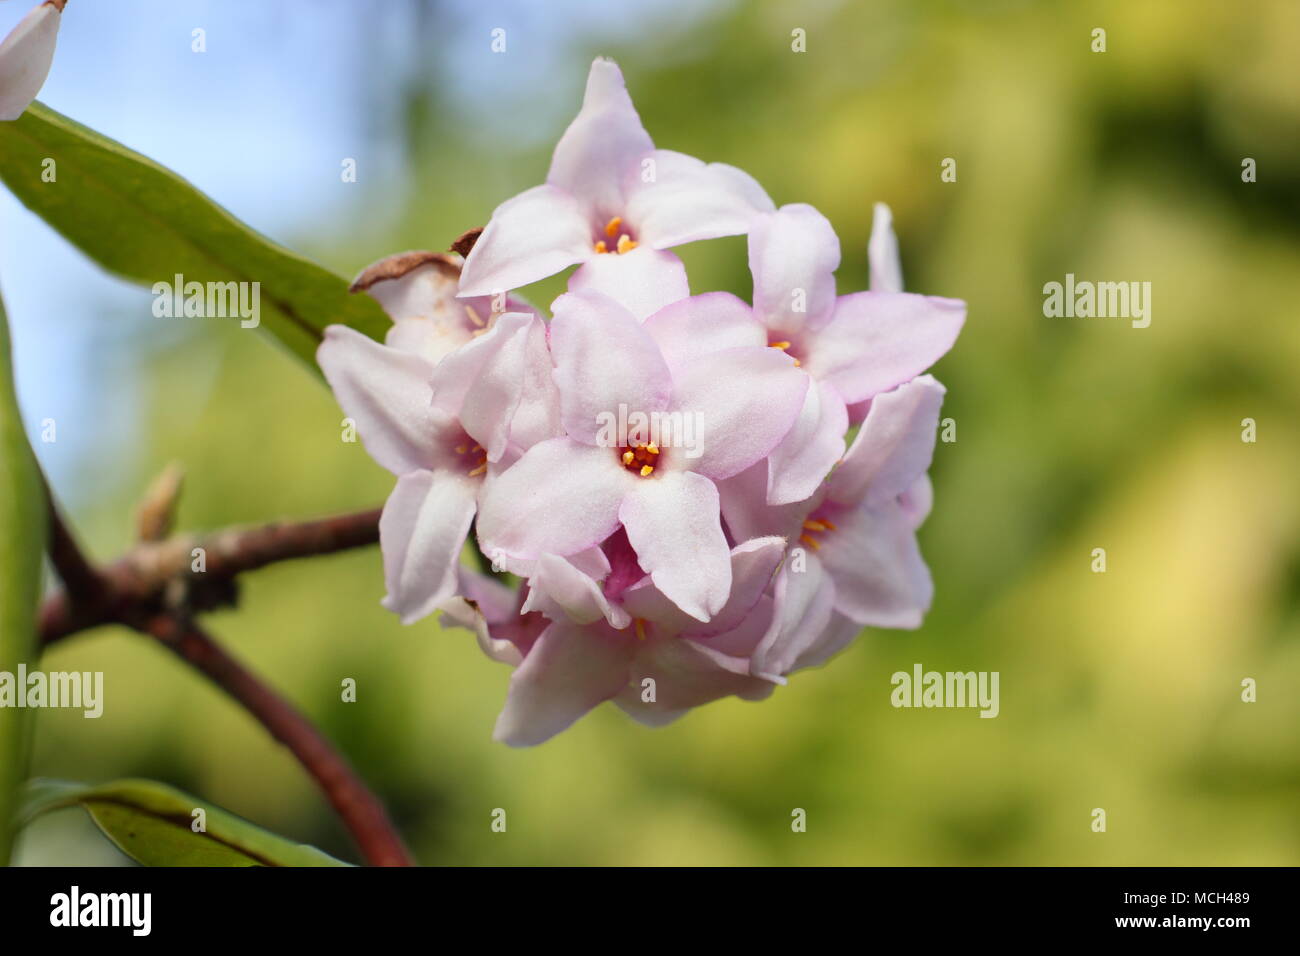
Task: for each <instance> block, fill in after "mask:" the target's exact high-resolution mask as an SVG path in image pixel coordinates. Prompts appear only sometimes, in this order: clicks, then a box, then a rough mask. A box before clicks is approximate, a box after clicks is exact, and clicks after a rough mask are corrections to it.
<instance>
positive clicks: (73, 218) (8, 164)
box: [0, 103, 388, 369]
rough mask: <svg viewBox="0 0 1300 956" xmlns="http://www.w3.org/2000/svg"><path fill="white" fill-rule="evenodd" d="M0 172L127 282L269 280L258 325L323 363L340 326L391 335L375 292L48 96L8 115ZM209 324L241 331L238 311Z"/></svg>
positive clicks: (263, 283)
mask: <svg viewBox="0 0 1300 956" xmlns="http://www.w3.org/2000/svg"><path fill="white" fill-rule="evenodd" d="M51 162H52V163H53V165H51ZM49 179H52V181H47V180H49ZM0 180H3V181H4V183H5V185H7V186H8V187H9V188H10V189H11V190H13V192H14V194H15V195H16V196H17V197H18V198H19V199H20V200H22V202H23V204H24V205H26V206H27V208H29V209H31V210H32V212H34V213H36V214H37V215H38V216H40V217H41V218H42V219H44V220H45V221H46V222H48V223H49V224H50V225H51V226H53V227H54V228H55V229H56V230H58V231H59V232H60V233H61V234H62V235H63V236H64V238H66V239H67V240H68V241H69V242H71V243H72V244H73V245H75V246H76V247H77V248H78V249H80V250H81V251H82V252H84V253H85V254H86V255H87V256H89V257H90V258H91V259H93V260H94V261H95V262H97V263H99V264H100V265H101V266H103V267H104V268H105V269H107V270H108V271H109V272H112V273H115V274H117V275H119V276H122V277H123V278H125V279H129V280H131V281H133V282H137V283H140V284H141V285H145V286H149V287H150V288H152V287H153V286H154V284H155V283H158V282H166V283H169V284H174V283H175V277H176V276H177V275H181V276H184V281H185V282H186V283H189V282H199V283H203V284H204V285H205V287H206V284H207V283H209V282H221V283H225V282H248V283H252V282H258V283H260V286H259V296H260V305H261V308H260V325H259V326H258V327H259V328H264V329H266V330H267V331H268V332H270V333H271V334H272V335H274V336H276V337H277V338H278V339H279V340H280V341H281V342H283V343H284V344H285V345H287V346H288V347H289V348H290V349H291V350H292V351H293V352H294V353H295V354H297V355H298V356H300V357H301V358H303V359H305V360H306V361H307V363H308V364H309V365H310V366H311V367H312V368H313V369H315V368H316V360H315V352H316V346H317V345H318V344H319V342H320V338H321V330H322V329H324V328H325V326H327V325H329V324H331V323H336V322H337V323H342V324H344V325H350V326H351V327H352V328H354V329H357V330H358V331H361V332H364V333H365V334H367V335H369V336H371V337H372V338H375V339H379V340H382V339H383V335H384V332H385V330H386V328H387V325H388V323H387V320H386V319H385V317H384V314H383V312H382V310H381V309H380V308H379V305H378V303H376V302H375V301H374V300H373V299H371V297H370V296H367V295H351V294H350V293H349V292H348V291H347V285H348V284H347V281H346V280H345V279H343V278H342V277H341V276H338V275H335V274H334V273H333V272H330V271H328V270H327V269H324V268H322V267H321V266H318V265H316V264H315V263H313V262H310V261H308V260H307V259H304V258H303V257H302V256H299V255H298V254H297V253H294V252H290V251H289V250H288V249H285V248H284V247H282V246H279V245H277V244H276V243H274V242H272V241H271V240H269V239H267V238H266V237H265V236H262V235H260V234H258V233H257V232H255V231H253V230H252V229H250V228H249V227H248V226H246V225H244V224H243V223H242V222H240V221H239V220H237V219H235V218H234V217H233V216H231V215H230V214H229V213H228V212H226V211H225V210H224V209H222V208H221V207H220V206H218V205H217V204H216V203H214V202H213V201H212V200H211V199H209V198H208V197H207V196H205V195H203V193H201V192H199V190H198V189H196V188H195V187H194V186H193V185H191V184H190V183H188V182H186V181H185V180H184V179H182V178H180V177H179V176H177V175H176V174H175V173H173V172H171V171H170V170H168V169H165V168H164V167H162V166H160V165H158V164H157V163H155V162H154V161H153V160H151V159H148V158H146V157H144V156H141V155H140V154H139V153H136V152H134V151H132V150H130V149H127V148H126V147H125V146H123V145H122V144H120V143H116V142H114V141H113V140H111V139H108V138H107V137H104V136H101V135H100V134H98V133H96V132H94V131H93V130H90V129H87V128H86V127H84V126H82V125H81V124H80V123H77V122H75V121H73V120H71V119H68V117H66V116H62V115H60V114H59V113H56V112H55V111H54V110H52V109H50V108H49V107H47V106H44V105H43V104H40V103H33V104H32V105H31V106H30V107H29V108H28V110H27V112H25V113H24V114H23V115H22V117H20V118H19V119H18V120H16V121H14V122H12V123H0ZM249 288H250V290H251V287H249ZM248 295H249V296H251V291H250V292H249V293H248ZM158 321H160V322H164V321H185V320H184V319H179V320H177V319H162V318H160V319H158ZM190 321H199V320H195V319H191V320H190ZM203 321H213V322H225V323H229V324H230V325H231V326H232V327H234V328H239V327H240V320H239V318H212V319H207V320H203Z"/></svg>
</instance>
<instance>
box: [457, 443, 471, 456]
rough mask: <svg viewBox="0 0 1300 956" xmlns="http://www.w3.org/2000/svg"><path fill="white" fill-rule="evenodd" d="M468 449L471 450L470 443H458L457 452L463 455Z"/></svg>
mask: <svg viewBox="0 0 1300 956" xmlns="http://www.w3.org/2000/svg"><path fill="white" fill-rule="evenodd" d="M467 451H469V446H468V445H457V446H456V454H458V455H463V454H465V452H467Z"/></svg>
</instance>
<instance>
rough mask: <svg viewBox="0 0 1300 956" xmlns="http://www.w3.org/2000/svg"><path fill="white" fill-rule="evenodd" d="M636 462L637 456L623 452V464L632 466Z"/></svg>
mask: <svg viewBox="0 0 1300 956" xmlns="http://www.w3.org/2000/svg"><path fill="white" fill-rule="evenodd" d="M634 460H636V455H634V454H632V453H631V452H630V451H625V452H623V464H625V465H630V464H632V462H633V461H634Z"/></svg>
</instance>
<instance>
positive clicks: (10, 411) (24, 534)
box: [0, 301, 46, 866]
mask: <svg viewBox="0 0 1300 956" xmlns="http://www.w3.org/2000/svg"><path fill="white" fill-rule="evenodd" d="M45 531H46V529H45V489H44V488H43V486H42V485H41V477H40V472H39V470H38V469H37V466H36V459H35V458H34V457H33V455H32V449H31V446H30V445H29V444H28V443H27V433H26V432H25V431H24V430H23V422H22V416H21V415H20V414H19V412H18V399H17V396H16V395H15V393H14V378H13V365H12V363H11V361H10V356H9V324H8V321H7V320H6V318H5V310H4V302H3V301H0V671H7V672H8V673H10V674H14V673H16V672H17V670H18V665H19V663H31V661H32V660H33V659H34V658H35V657H36V604H37V601H38V600H39V598H40V592H41V555H42V554H43V553H44V551H45ZM28 724H29V717H28V713H27V711H25V710H23V709H20V708H17V707H0V866H3V865H5V864H7V863H8V862H9V853H10V851H11V850H12V848H13V836H14V830H13V826H12V822H13V819H14V814H15V811H16V810H17V807H18V799H19V794H20V790H21V787H22V782H23V778H24V777H26V775H27V742H28Z"/></svg>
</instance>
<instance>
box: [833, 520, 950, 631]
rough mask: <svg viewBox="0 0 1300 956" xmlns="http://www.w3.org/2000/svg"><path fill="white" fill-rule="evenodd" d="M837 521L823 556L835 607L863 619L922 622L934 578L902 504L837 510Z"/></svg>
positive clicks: (882, 623) (881, 623)
mask: <svg viewBox="0 0 1300 956" xmlns="http://www.w3.org/2000/svg"><path fill="white" fill-rule="evenodd" d="M834 522H835V527H836V530H834V531H832V532H831V533H829V534H827V535H825V536H824V537H823V538H822V547H821V550H820V551H818V552H817V557H818V559H820V561H821V562H822V564H823V565H824V566H825V568H826V571H827V573H828V574H830V576H831V577H832V578H833V579H834V581H835V610H837V611H839V612H840V613H841V614H844V615H845V616H847V617H850V618H852V619H853V620H854V621H856V622H857V623H859V624H870V625H873V626H875V627H894V628H909V629H910V628H916V627H920V626H921V618H922V617H923V616H924V614H925V612H926V611H927V610H929V608H930V601H931V599H932V598H933V597H934V583H933V582H932V581H931V579H930V570H929V568H927V567H926V566H925V561H924V560H922V558H921V551H920V548H918V547H917V543H916V533H915V532H914V531H913V530H912V526H911V523H910V522H909V521H908V519H907V516H906V515H904V514H903V512H902V510H901V509H900V508H899V507H898V505H897V504H896V503H894V502H889V503H887V504H885V505H882V506H881V507H879V508H867V507H859V508H854V509H844V510H842V511H836V512H835V513H834Z"/></svg>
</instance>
